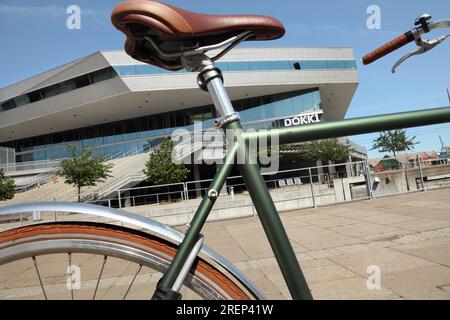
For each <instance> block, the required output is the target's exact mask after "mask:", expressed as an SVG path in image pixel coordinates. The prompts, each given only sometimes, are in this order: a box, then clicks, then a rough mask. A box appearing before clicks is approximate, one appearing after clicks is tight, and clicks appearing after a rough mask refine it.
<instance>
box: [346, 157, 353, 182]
mask: <svg viewBox="0 0 450 320" xmlns="http://www.w3.org/2000/svg"><path fill="white" fill-rule="evenodd" d="M351 163H352V155H351V154H349V155H348V159H347V165H346V166H345V170H346V171H347V178H349V177H353V165H352V164H351Z"/></svg>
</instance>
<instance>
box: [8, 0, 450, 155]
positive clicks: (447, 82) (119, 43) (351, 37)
mask: <svg viewBox="0 0 450 320" xmlns="http://www.w3.org/2000/svg"><path fill="white" fill-rule="evenodd" d="M119 2H121V1H117V0H99V1H88V0H70V1H66V0H61V1H50V0H0V39H1V43H2V44H1V50H0V71H1V77H0V87H5V86H7V85H9V84H12V83H15V82H17V81H20V80H23V79H25V78H28V77H30V76H33V75H36V74H38V73H40V72H44V71H46V70H48V69H50V68H53V67H56V66H59V65H61V64H64V63H66V62H69V61H72V60H75V59H78V58H80V57H82V56H85V55H88V54H91V53H93V52H95V51H98V50H108V49H121V48H122V47H123V40H124V37H123V36H122V35H121V34H120V33H119V32H117V31H116V30H115V29H114V28H113V27H112V25H111V23H110V18H109V16H110V12H111V10H112V8H113V7H114V6H115V5H116V4H117V3H119ZM166 2H167V3H170V4H173V5H175V6H180V7H184V8H186V9H189V10H192V11H199V12H206V13H219V14H220V13H249V14H252V13H254V14H265V15H272V16H274V17H277V18H278V19H279V20H281V21H282V22H283V23H284V24H285V26H286V29H287V33H286V35H285V37H284V38H282V39H280V40H277V41H272V42H269V43H264V42H261V43H256V42H255V43H252V44H251V45H262V46H295V47H296V46H300V47H303V46H304V47H308V46H317V47H339V46H348V47H352V48H353V49H354V51H355V56H356V58H357V60H358V72H359V80H360V85H359V87H358V90H357V92H356V95H355V97H354V99H353V101H352V103H351V105H350V107H349V110H348V113H347V115H346V118H353V117H360V116H366V115H374V114H383V113H391V112H400V111H408V110H417V109H425V108H433V107H441V106H448V105H449V101H448V97H447V93H446V89H447V88H450V77H449V74H450V62H449V60H448V57H449V56H450V41H447V42H446V43H444V44H442V45H441V46H439V47H437V48H436V49H434V50H433V51H431V52H430V53H428V54H426V55H422V56H419V57H416V58H413V59H412V60H410V61H408V62H406V63H405V64H403V65H402V66H401V67H400V69H399V70H398V72H397V74H395V75H392V74H391V73H390V68H391V66H392V64H393V63H395V61H396V60H397V59H398V58H400V57H401V56H402V55H403V54H404V53H406V52H409V51H411V50H415V45H414V44H410V45H409V46H408V47H405V48H403V49H400V50H399V51H397V52H395V53H393V54H391V55H389V56H387V57H386V58H385V59H383V60H380V61H378V62H376V63H374V64H372V65H370V66H363V65H362V64H361V63H360V62H359V58H360V57H362V56H363V55H364V54H365V53H367V52H369V51H371V50H372V49H374V48H376V47H377V46H379V45H381V44H383V43H384V42H386V41H388V40H391V39H392V38H394V37H396V36H397V35H399V34H401V33H403V32H405V31H407V30H408V29H410V28H411V27H412V24H413V22H414V19H415V18H416V17H418V16H420V15H421V14H423V13H425V12H427V13H429V14H431V15H432V16H433V17H434V18H436V19H442V18H446V17H449V16H450V1H449V0H396V1H389V0H340V1H333V0H315V1H300V0H279V1H269V0H247V1H245V0H223V1H217V0H214V1H212V0H211V1H205V0H167V1H166ZM72 4H76V5H78V6H80V8H81V13H82V16H81V30H69V29H67V28H66V19H67V17H68V14H66V8H67V7H68V6H69V5H72ZM373 4H375V5H378V6H379V7H380V9H381V29H380V30H369V29H368V28H367V26H366V21H367V18H368V16H369V15H368V14H367V13H366V10H367V8H368V6H370V5H373ZM438 34H439V33H438ZM441 34H442V32H441ZM408 134H410V135H416V136H417V140H418V141H420V144H418V145H417V146H416V150H427V151H428V150H439V149H440V142H439V137H438V136H439V135H441V136H442V138H443V139H444V141H445V142H446V143H447V144H448V145H450V124H443V125H442V124H441V125H436V126H427V127H420V128H414V129H408ZM376 136H377V134H369V135H360V136H354V137H353V138H352V140H354V141H355V142H358V143H361V144H362V145H364V146H365V147H366V148H368V149H370V147H371V143H372V140H373V138H374V137H376ZM369 155H370V156H378V155H379V154H378V153H377V152H376V151H370V152H369Z"/></svg>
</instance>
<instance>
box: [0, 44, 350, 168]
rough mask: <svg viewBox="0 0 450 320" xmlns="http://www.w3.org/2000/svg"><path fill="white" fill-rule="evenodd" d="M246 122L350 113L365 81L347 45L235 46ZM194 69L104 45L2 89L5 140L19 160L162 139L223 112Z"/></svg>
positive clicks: (226, 68)
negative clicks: (166, 66) (164, 65)
mask: <svg viewBox="0 0 450 320" xmlns="http://www.w3.org/2000/svg"><path fill="white" fill-rule="evenodd" d="M218 66H219V67H220V68H221V69H222V71H223V72H224V77H225V85H226V86H227V89H228V91H229V94H230V97H231V99H232V101H233V105H234V107H235V108H236V110H237V111H239V113H240V115H241V118H242V121H243V123H244V127H247V128H270V127H279V126H283V125H284V124H285V121H284V119H289V118H292V117H295V116H297V115H301V114H302V113H305V112H310V111H321V112H323V119H322V121H330V120H339V119H342V118H343V117H344V116H345V113H346V111H347V108H348V106H349V104H350V101H351V99H352V97H353V95H354V93H355V90H356V88H357V85H358V79H357V70H356V63H355V60H354V56H353V52H352V50H351V49H349V48H270V49H269V48H238V49H235V50H234V51H232V52H230V53H229V54H228V55H226V56H225V57H224V58H223V61H220V62H219V63H218ZM195 77H196V75H195V74H192V73H188V72H185V71H179V72H169V71H166V70H163V69H159V68H157V67H154V66H149V65H145V64H142V63H140V62H138V61H135V60H133V59H131V58H130V57H128V56H127V55H126V54H125V53H124V52H122V51H108V52H97V53H94V54H92V55H90V56H88V57H84V58H81V59H79V60H77V61H74V62H71V63H68V64H66V65H63V66H61V67H58V68H55V69H52V70H49V71H47V72H45V73H43V74H40V75H38V76H35V77H33V78H30V79H27V80H24V81H22V82H19V83H17V84H13V85H11V86H9V87H6V88H3V89H1V90H0V146H2V147H7V148H11V149H14V150H15V154H16V162H30V161H42V160H55V159H61V158H64V157H66V156H67V153H66V149H67V144H71V145H75V146H77V147H80V148H81V147H83V146H91V147H92V148H93V149H94V152H95V153H97V154H104V155H106V156H112V155H114V154H118V153H126V152H130V151H133V150H139V149H145V148H148V147H149V146H152V145H155V144H157V143H159V141H161V139H162V138H164V137H167V136H170V135H171V133H172V132H173V130H174V129H176V128H187V129H191V128H193V125H194V123H195V122H197V121H202V122H203V127H204V128H207V127H210V126H211V125H212V122H213V119H214V118H215V117H216V114H215V112H214V108H213V107H212V104H211V101H210V97H209V95H208V94H207V93H205V92H202V91H201V90H199V89H198V88H197V85H196V81H195Z"/></svg>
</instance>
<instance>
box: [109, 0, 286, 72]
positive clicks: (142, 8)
mask: <svg viewBox="0 0 450 320" xmlns="http://www.w3.org/2000/svg"><path fill="white" fill-rule="evenodd" d="M111 20H112V23H113V24H114V26H115V27H116V28H117V29H119V30H120V31H122V32H123V33H124V34H125V35H126V36H127V40H126V43H125V51H126V52H127V53H128V54H129V55H130V56H131V57H133V58H134V59H137V60H140V61H143V62H145V63H149V64H153V65H156V66H158V67H162V68H165V69H168V70H179V69H181V62H180V57H179V56H178V57H175V56H176V55H175V54H173V53H180V52H182V51H183V50H186V49H187V48H195V47H204V46H211V45H216V44H219V43H222V42H223V41H225V40H227V39H230V38H231V37H234V36H237V35H239V34H242V33H243V32H250V33H251V34H250V35H249V37H247V38H246V39H245V40H274V39H277V38H280V37H282V36H283V35H284V33H285V29H284V26H283V24H282V23H281V22H280V21H278V20H277V19H274V18H271V17H267V16H259V15H210V14H200V13H194V12H190V11H187V10H183V9H180V8H177V7H174V6H171V5H167V4H164V3H160V2H157V1H149V0H131V1H126V2H124V3H122V4H119V5H118V6H117V7H116V8H115V9H114V11H113V13H112V16H111ZM146 38H147V39H146ZM148 38H150V39H151V40H152V42H154V44H156V45H157V47H158V48H159V49H161V50H162V51H163V52H167V53H169V55H170V54H172V56H171V57H162V56H161V55H160V54H158V53H157V50H155V47H154V45H152V44H151V43H149V41H148Z"/></svg>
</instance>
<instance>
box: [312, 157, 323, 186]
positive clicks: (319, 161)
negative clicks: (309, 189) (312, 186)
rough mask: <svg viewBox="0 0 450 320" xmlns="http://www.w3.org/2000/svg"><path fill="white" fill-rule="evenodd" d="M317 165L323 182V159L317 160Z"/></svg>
mask: <svg viewBox="0 0 450 320" xmlns="http://www.w3.org/2000/svg"><path fill="white" fill-rule="evenodd" d="M316 166H317V174H318V175H319V183H322V181H323V167H320V166H323V162H322V160H317V161H316ZM311 183H312V181H311Z"/></svg>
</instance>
